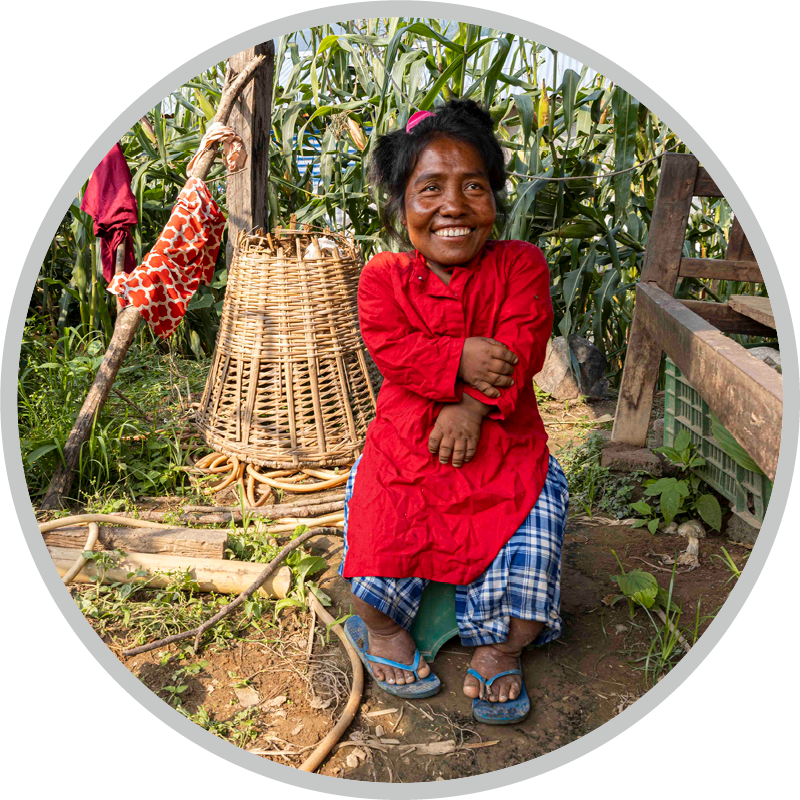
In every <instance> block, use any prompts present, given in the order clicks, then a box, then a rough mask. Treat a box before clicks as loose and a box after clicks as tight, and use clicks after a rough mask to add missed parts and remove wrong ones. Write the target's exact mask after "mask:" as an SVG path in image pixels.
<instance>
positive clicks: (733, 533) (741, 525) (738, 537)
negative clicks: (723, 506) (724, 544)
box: [724, 514, 760, 545]
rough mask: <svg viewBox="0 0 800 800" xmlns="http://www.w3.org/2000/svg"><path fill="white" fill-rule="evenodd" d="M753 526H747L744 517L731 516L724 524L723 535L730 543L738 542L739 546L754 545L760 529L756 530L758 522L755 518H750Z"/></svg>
mask: <svg viewBox="0 0 800 800" xmlns="http://www.w3.org/2000/svg"><path fill="white" fill-rule="evenodd" d="M751 519H752V521H753V523H754V524H749V523H748V521H747V520H746V519H744V517H741V516H739V514H731V515H730V518H729V519H728V521H727V522H726V523H725V530H724V533H725V535H726V536H727V537H728V538H729V539H730V540H731V541H732V542H739V543H741V544H749V545H753V544H755V543H756V539H757V538H758V533H759V530H760V528H757V527H756V525H758V522H756V519H755V517H752V518H751Z"/></svg>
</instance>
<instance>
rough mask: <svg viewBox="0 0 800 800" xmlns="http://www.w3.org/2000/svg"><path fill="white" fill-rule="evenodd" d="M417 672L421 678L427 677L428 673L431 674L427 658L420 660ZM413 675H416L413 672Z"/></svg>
mask: <svg viewBox="0 0 800 800" xmlns="http://www.w3.org/2000/svg"><path fill="white" fill-rule="evenodd" d="M417 674H418V675H419V676H420V678H427V677H428V675H430V674H431V668H430V667H429V666H428V665H427V664H426V663H425V659H424V658H421V659H420V660H419V666H418V667H417ZM411 677H412V678H413V677H414V675H413V673H411Z"/></svg>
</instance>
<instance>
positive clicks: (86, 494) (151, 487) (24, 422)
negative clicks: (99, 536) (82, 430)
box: [18, 318, 208, 510]
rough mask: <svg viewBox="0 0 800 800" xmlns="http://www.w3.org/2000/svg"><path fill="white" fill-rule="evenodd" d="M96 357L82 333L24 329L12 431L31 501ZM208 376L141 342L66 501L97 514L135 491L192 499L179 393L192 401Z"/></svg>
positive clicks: (94, 337)
mask: <svg viewBox="0 0 800 800" xmlns="http://www.w3.org/2000/svg"><path fill="white" fill-rule="evenodd" d="M103 354H104V341H103V338H102V335H101V334H100V333H98V332H96V333H93V334H88V335H82V334H80V333H79V332H78V331H77V330H76V329H73V328H67V329H65V330H64V332H63V333H62V334H60V335H59V334H57V333H55V332H53V331H51V330H49V329H48V328H47V326H46V324H45V322H44V321H43V320H40V319H36V318H33V319H29V320H28V322H27V324H26V326H25V331H24V334H23V341H22V351H21V358H20V371H19V382H18V413H19V434H20V445H21V450H22V458H23V464H24V468H25V479H26V482H27V484H28V491H29V493H30V496H31V500H32V502H34V503H35V502H36V501H37V499H39V498H41V497H42V496H43V494H44V492H45V490H46V488H47V484H48V482H49V479H50V476H51V475H52V474H53V471H54V469H55V467H56V466H57V464H58V461H59V459H60V458H61V454H62V452H63V447H64V444H65V442H66V440H67V437H68V436H69V432H70V430H71V429H72V425H73V423H74V421H75V418H76V417H77V414H78V411H79V410H80V407H81V405H82V404H83V401H84V399H85V397H86V393H87V392H88V390H89V387H90V386H91V383H92V380H93V379H94V375H95V372H96V370H97V368H98V366H99V365H100V362H101V361H102V358H103ZM207 369H208V364H207V362H205V361H194V360H188V359H176V358H174V357H173V356H172V354H171V352H170V351H169V350H168V349H167V346H166V345H164V344H163V343H160V342H154V341H151V340H148V338H147V337H146V336H144V335H140V337H139V340H138V341H137V342H136V343H135V344H134V345H133V346H132V347H131V350H130V351H129V353H128V356H127V357H126V360H125V363H124V364H123V366H122V368H121V369H120V372H119V376H118V378H117V380H116V382H115V384H114V389H115V392H114V393H112V394H111V395H110V397H109V399H108V401H107V403H106V405H105V407H104V409H103V410H102V412H101V413H100V414H99V416H98V418H97V419H96V421H95V424H94V426H93V428H92V432H91V436H90V437H89V440H88V441H87V442H86V444H85V445H84V446H83V449H82V450H81V455H80V460H79V463H78V468H77V470H76V476H75V482H74V484H73V489H72V497H71V499H72V500H74V501H78V502H82V503H84V504H91V505H92V506H93V508H94V509H97V508H99V507H110V505H113V504H115V503H116V504H118V503H120V501H121V502H123V503H124V502H126V498H127V500H129V501H135V500H136V498H137V497H139V496H140V495H143V494H166V493H175V494H186V493H189V494H193V493H194V491H195V490H194V489H193V487H192V486H191V484H190V483H189V480H188V477H187V475H186V473H185V471H184V466H185V464H186V450H185V449H184V445H185V441H184V440H182V438H181V435H182V432H183V429H184V425H185V420H186V395H187V387H188V389H189V390H190V391H191V395H192V396H194V397H197V396H199V394H200V393H201V392H202V390H203V386H204V384H205V377H206V373H207ZM109 504H110V505H109ZM117 510H119V509H117Z"/></svg>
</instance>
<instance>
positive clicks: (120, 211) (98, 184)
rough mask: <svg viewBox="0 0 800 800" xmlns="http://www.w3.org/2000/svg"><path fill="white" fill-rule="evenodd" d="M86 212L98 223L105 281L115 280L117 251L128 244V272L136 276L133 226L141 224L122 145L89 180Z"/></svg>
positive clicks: (95, 230)
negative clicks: (134, 273)
mask: <svg viewBox="0 0 800 800" xmlns="http://www.w3.org/2000/svg"><path fill="white" fill-rule="evenodd" d="M81 211H85V212H86V213H87V214H88V215H89V216H90V217H91V218H92V220H93V221H94V235H95V236H96V237H97V238H98V239H100V243H101V245H100V259H101V261H102V264H103V277H104V278H105V279H106V281H110V280H111V279H112V278H113V277H114V264H115V260H116V253H117V248H118V247H119V246H120V245H121V244H123V243H124V244H125V262H124V271H125V272H133V270H134V269H135V268H136V257H135V255H134V253H133V239H132V238H131V225H135V224H136V223H137V222H138V220H139V211H138V206H137V205H136V198H135V197H134V196H133V192H132V191H131V171H130V169H129V167H128V162H127V161H126V160H125V156H124V155H123V153H122V148H121V147H120V146H119V142H117V144H115V145H114V146H113V147H112V148H111V150H109V151H108V153H107V154H106V157H105V158H104V159H103V160H102V161H101V162H100V163H99V164H98V165H97V168H96V169H95V171H94V172H93V173H92V177H91V178H89V184H88V185H87V187H86V192H85V194H84V195H83V200H82V201H81Z"/></svg>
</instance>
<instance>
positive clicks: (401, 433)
mask: <svg viewBox="0 0 800 800" xmlns="http://www.w3.org/2000/svg"><path fill="white" fill-rule="evenodd" d="M371 166H372V174H373V182H374V183H375V184H376V185H377V186H378V188H379V189H381V190H383V191H384V192H385V193H386V194H387V195H388V202H387V204H386V207H385V210H384V214H383V217H384V224H385V225H386V227H387V229H388V230H389V231H390V232H392V233H394V234H398V233H399V230H402V231H403V232H404V233H405V235H406V236H407V239H408V240H409V241H410V244H411V246H412V247H413V248H414V249H413V250H412V251H411V252H405V253H399V254H398V253H388V252H387V253H380V254H378V255H377V256H375V257H374V258H373V259H372V260H371V261H370V262H369V263H368V264H367V265H366V266H365V268H364V270H363V272H362V275H361V279H360V283H359V290H358V304H359V318H360V324H361V331H362V334H363V337H364V341H365V343H366V345H367V348H368V349H369V351H370V353H371V354H372V357H373V359H374V361H375V363H376V364H377V366H378V368H379V369H380V371H381V373H382V374H383V376H384V383H383V386H382V387H381V391H380V396H379V398H378V409H377V416H376V419H375V421H374V422H373V423H372V424H371V425H370V427H369V429H368V431H367V437H366V443H365V447H364V452H363V454H362V456H361V458H360V459H359V461H358V462H357V463H356V465H355V466H354V468H353V470H352V471H351V475H350V479H349V481H348V486H347V493H346V506H345V520H346V525H345V530H346V534H345V558H344V561H343V563H342V567H341V568H340V571H341V574H342V575H343V576H344V577H345V578H347V579H348V580H350V582H351V590H352V592H353V604H354V606H355V610H356V612H357V614H358V616H354V617H351V618H350V619H349V620H348V621H347V623H346V626H345V629H346V631H347V633H348V636H349V638H350V640H351V641H352V642H353V643H354V644H355V645H356V647H357V648H358V649H359V652H360V654H361V656H362V660H363V661H364V663H365V665H366V667H367V669H368V671H369V672H370V674H371V675H372V676H373V677H374V678H375V679H376V680H377V681H378V682H379V686H380V687H381V688H382V689H384V690H385V691H388V692H390V693H391V694H396V695H400V696H403V697H427V696H429V695H431V694H434V693H435V692H436V691H438V689H439V686H440V682H439V679H438V678H436V676H435V675H433V674H432V672H431V670H430V667H429V666H428V665H427V664H426V663H425V662H424V661H423V660H422V659H421V658H420V656H419V652H418V651H417V650H416V647H415V645H414V641H413V639H412V638H411V636H410V634H409V633H408V629H409V628H410V626H411V623H412V622H413V619H414V616H415V614H416V611H417V609H418V607H419V600H420V596H421V594H422V590H423V589H424V587H425V585H426V583H427V581H428V580H437V581H442V582H445V583H451V584H455V585H456V615H457V619H458V625H459V634H460V637H461V641H462V644H464V645H467V646H473V647H475V652H474V656H473V658H472V663H471V666H470V669H469V670H468V674H467V675H466V677H465V680H464V687H463V691H464V694H466V695H467V697H470V698H473V715H474V716H475V718H476V719H478V720H480V721H484V722H490V723H504V722H516V721H518V720H520V719H522V718H523V717H524V716H525V715H526V714H527V713H528V710H529V708H530V703H529V701H528V697H527V693H526V692H525V688H524V684H523V680H522V672H521V670H520V654H521V652H522V650H523V648H524V647H526V646H527V645H528V644H530V643H531V642H536V643H544V642H548V641H551V640H553V639H555V638H556V637H557V636H558V635H559V633H560V627H561V625H560V618H559V602H560V596H559V580H560V565H561V542H562V538H563V531H564V523H565V520H566V514H567V505H568V493H567V486H566V480H565V479H564V475H563V473H562V471H561V468H560V467H559V465H558V463H557V462H556V460H555V459H554V458H552V457H551V456H550V455H549V453H548V450H547V435H546V433H545V431H544V426H543V424H542V421H541V418H540V417H539V413H538V409H537V407H536V398H535V394H534V390H533V384H532V377H533V375H534V374H535V373H536V372H538V371H539V370H540V369H541V367H542V364H543V361H544V353H545V348H546V345H547V341H548V338H549V336H550V331H551V327H552V319H553V312H552V305H551V301H550V281H549V271H548V268H547V264H546V262H545V260H544V257H543V255H542V253H541V251H540V250H539V249H538V248H537V247H534V246H533V245H531V244H528V243H526V242H517V241H505V242H501V241H493V240H490V238H489V236H490V234H491V232H492V227H493V225H494V222H495V218H496V213H497V207H498V204H499V196H500V193H501V192H502V190H503V187H504V185H505V180H506V173H505V165H504V161H503V154H502V150H501V149H500V145H499V144H498V142H497V140H496V138H495V136H494V133H493V130H492V120H491V117H490V116H489V114H488V113H487V112H485V111H484V110H482V109H481V108H480V107H479V106H477V105H476V104H475V103H474V102H472V101H470V100H467V101H451V102H450V103H448V104H447V105H446V106H444V107H443V108H440V109H439V110H437V112H436V113H435V114H432V113H430V112H418V113H417V114H415V115H414V116H413V117H412V118H411V119H410V120H409V123H408V126H407V128H406V130H404V131H396V132H393V133H390V134H388V135H386V136H384V137H382V138H381V140H380V141H379V143H378V145H377V147H376V151H375V155H374V157H373V162H372V165H371ZM398 222H399V224H400V225H401V226H402V228H400V229H398V227H397V224H398Z"/></svg>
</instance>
